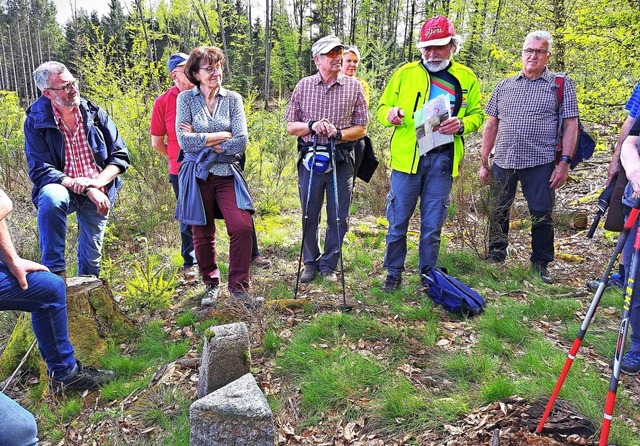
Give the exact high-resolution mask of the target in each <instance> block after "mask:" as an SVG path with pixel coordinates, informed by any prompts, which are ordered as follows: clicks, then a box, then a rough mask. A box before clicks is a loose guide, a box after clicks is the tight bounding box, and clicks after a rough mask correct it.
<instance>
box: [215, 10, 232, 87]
mask: <svg viewBox="0 0 640 446" xmlns="http://www.w3.org/2000/svg"><path fill="white" fill-rule="evenodd" d="M216 10H217V12H218V23H219V24H220V37H221V39H222V50H223V51H224V54H225V55H226V57H225V58H224V61H225V65H226V67H227V73H229V82H231V76H232V73H231V68H230V67H229V48H227V38H226V37H225V35H224V23H223V21H222V7H221V6H220V0H218V1H217V2H216Z"/></svg>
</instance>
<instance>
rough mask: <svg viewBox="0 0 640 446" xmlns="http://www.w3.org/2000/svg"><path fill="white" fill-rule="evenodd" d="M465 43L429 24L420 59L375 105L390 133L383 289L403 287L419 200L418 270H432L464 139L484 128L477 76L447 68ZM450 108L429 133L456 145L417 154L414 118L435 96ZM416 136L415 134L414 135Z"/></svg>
mask: <svg viewBox="0 0 640 446" xmlns="http://www.w3.org/2000/svg"><path fill="white" fill-rule="evenodd" d="M461 43H462V39H461V37H460V36H458V35H457V34H456V33H455V30H454V27H453V23H451V21H450V20H448V19H447V18H446V17H443V16H438V17H433V18H431V19H429V20H427V21H426V23H425V24H424V25H423V26H422V30H421V32H420V42H418V45H417V47H418V48H419V49H420V52H421V55H422V57H421V59H420V60H419V61H416V62H411V63H408V64H406V65H403V66H402V67H400V68H399V69H398V70H397V71H396V72H395V73H394V74H393V77H392V78H391V80H390V81H389V84H388V85H387V87H386V89H385V91H384V93H383V95H382V97H381V98H380V101H379V103H378V109H377V115H378V119H379V120H380V122H382V124H383V125H385V126H387V127H391V126H395V131H394V133H393V136H392V138H391V169H392V173H391V190H390V192H389V195H388V196H387V211H386V214H387V220H389V231H388V233H387V237H386V243H387V248H386V252H385V257H384V264H383V266H384V268H385V269H386V270H387V278H386V281H385V284H384V286H383V287H382V289H383V290H384V291H386V292H391V291H394V290H396V289H398V288H399V287H400V284H401V282H402V272H403V271H404V260H405V257H406V255H407V229H408V227H409V219H410V218H411V215H412V214H413V212H414V210H415V207H416V204H417V202H418V198H420V245H419V253H420V260H419V265H418V266H419V269H420V272H421V273H425V272H427V271H428V270H429V268H431V267H433V266H435V264H436V261H437V259H438V252H439V250H440V232H441V230H442V225H443V224H444V221H445V219H446V217H447V208H448V206H449V202H450V193H451V186H452V182H453V178H454V177H456V176H457V175H458V167H459V165H460V161H462V158H463V156H464V141H463V138H462V137H463V135H466V134H469V133H471V132H474V131H476V130H478V128H479V127H480V126H481V125H482V123H483V121H484V112H483V111H482V108H481V107H480V87H479V84H478V79H477V78H476V76H475V74H474V73H473V72H472V71H471V69H469V68H468V67H465V66H464V65H461V64H459V63H456V62H454V61H452V60H451V59H452V57H453V55H454V54H456V53H457V52H458V51H459V50H460V46H461ZM441 95H444V96H445V100H446V102H447V103H448V104H450V109H451V110H450V117H448V118H446V119H444V120H442V121H441V122H440V123H439V125H438V126H437V127H434V128H433V129H432V130H433V133H434V134H435V133H439V135H452V136H453V142H448V143H445V144H441V145H437V146H435V147H433V148H431V149H430V150H428V151H426V153H425V150H424V149H421V148H420V147H419V143H418V141H417V137H416V131H417V130H416V126H415V120H414V115H413V114H414V112H416V111H417V110H420V109H421V108H422V107H423V105H424V104H425V103H426V102H428V101H430V100H431V99H434V98H436V97H438V96H441ZM418 131H419V129H418Z"/></svg>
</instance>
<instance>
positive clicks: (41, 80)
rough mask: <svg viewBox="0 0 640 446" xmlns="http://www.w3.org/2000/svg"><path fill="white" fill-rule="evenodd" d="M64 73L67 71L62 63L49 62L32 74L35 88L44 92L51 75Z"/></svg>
mask: <svg viewBox="0 0 640 446" xmlns="http://www.w3.org/2000/svg"><path fill="white" fill-rule="evenodd" d="M65 71H69V70H68V69H67V67H66V66H65V65H64V64H63V63H60V62H56V61H55V60H50V61H48V62H45V63H43V64H41V65H40V66H39V67H38V68H36V69H35V71H34V72H33V80H34V81H35V82H36V86H37V87H38V88H39V89H40V90H45V89H47V88H49V79H50V78H51V75H53V74H62V73H64V72H65Z"/></svg>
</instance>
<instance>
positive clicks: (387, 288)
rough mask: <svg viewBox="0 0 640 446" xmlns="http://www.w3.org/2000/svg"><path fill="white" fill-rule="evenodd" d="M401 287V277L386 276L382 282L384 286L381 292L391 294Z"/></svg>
mask: <svg viewBox="0 0 640 446" xmlns="http://www.w3.org/2000/svg"><path fill="white" fill-rule="evenodd" d="M400 285H402V277H395V276H392V275H390V274H387V278H386V280H385V281H384V285H382V288H381V290H382V291H384V292H385V293H393V292H394V291H396V290H397V289H398V288H400Z"/></svg>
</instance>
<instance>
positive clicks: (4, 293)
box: [0, 263, 76, 444]
mask: <svg viewBox="0 0 640 446" xmlns="http://www.w3.org/2000/svg"><path fill="white" fill-rule="evenodd" d="M27 283H28V284H29V288H27V289H26V290H23V289H22V288H20V285H19V284H18V281H17V280H16V278H15V277H13V275H12V274H11V273H10V272H9V269H8V268H7V267H6V266H5V265H4V264H3V263H0V311H3V310H15V311H26V312H28V313H31V326H32V327H33V333H34V334H35V336H36V340H37V341H38V348H39V349H40V353H41V354H42V358H43V359H44V361H45V362H46V363H47V368H48V374H49V376H53V377H55V378H56V379H58V380H64V379H66V378H67V377H69V376H71V375H73V374H74V373H75V370H76V358H75V355H74V352H73V347H72V346H71V343H70V342H69V332H68V331H67V288H66V285H65V282H64V280H63V279H62V278H61V277H58V276H56V275H55V274H52V273H50V272H46V271H36V272H33V273H29V274H28V275H27ZM16 444H17V443H16Z"/></svg>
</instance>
